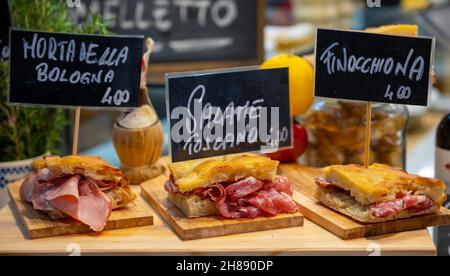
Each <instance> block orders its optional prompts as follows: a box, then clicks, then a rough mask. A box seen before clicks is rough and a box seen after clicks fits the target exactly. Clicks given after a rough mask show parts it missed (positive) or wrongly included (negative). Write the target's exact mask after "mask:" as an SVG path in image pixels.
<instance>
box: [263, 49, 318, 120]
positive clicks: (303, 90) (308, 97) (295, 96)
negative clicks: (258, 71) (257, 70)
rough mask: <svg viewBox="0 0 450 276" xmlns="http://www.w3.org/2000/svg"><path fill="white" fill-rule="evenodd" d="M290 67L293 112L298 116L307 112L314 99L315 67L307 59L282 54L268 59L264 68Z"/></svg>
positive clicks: (290, 91)
mask: <svg viewBox="0 0 450 276" xmlns="http://www.w3.org/2000/svg"><path fill="white" fill-rule="evenodd" d="M280 67H289V93H290V101H291V114H292V116H294V117H295V116H298V115H302V114H304V113H306V111H308V109H309V108H310V107H311V105H312V103H313V101H314V91H313V90H314V69H313V67H312V66H311V64H309V63H308V62H307V61H306V60H305V59H303V58H301V57H298V56H294V55H288V54H282V55H279V56H276V57H273V58H271V59H268V60H267V61H265V62H264V63H263V65H262V66H261V68H262V69H273V68H280Z"/></svg>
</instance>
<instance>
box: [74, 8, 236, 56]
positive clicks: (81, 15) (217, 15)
mask: <svg viewBox="0 0 450 276" xmlns="http://www.w3.org/2000/svg"><path fill="white" fill-rule="evenodd" d="M236 1H237V0H219V1H211V0H157V1H145V0H137V1H134V2H133V3H131V4H135V6H130V2H128V1H119V0H108V1H100V0H92V1H90V2H89V4H87V3H85V2H82V4H81V7H80V8H77V9H73V10H71V17H72V18H73V20H74V21H75V22H76V23H81V22H82V21H83V20H85V19H86V18H87V17H88V14H89V12H92V13H93V14H97V13H99V14H102V15H103V17H104V18H106V19H108V20H110V24H109V25H110V27H111V28H112V29H115V28H120V29H121V30H123V31H128V30H134V29H136V30H140V31H148V29H149V28H155V29H156V30H157V31H159V32H161V33H169V32H170V31H171V30H172V29H173V28H175V27H177V26H176V25H175V24H176V23H181V24H185V23H187V22H192V21H194V22H196V23H197V24H198V26H199V27H204V28H207V27H208V25H214V26H216V27H219V28H221V29H225V28H228V27H230V26H232V25H233V24H234V23H235V22H236V20H237V19H238V16H239V10H238V5H237V4H236ZM199 30H200V31H201V29H199ZM212 39H214V41H211V42H209V43H206V42H205V40H204V39H198V40H196V39H187V40H174V41H169V42H168V43H157V45H155V46H156V47H155V49H154V52H155V53H160V52H163V51H164V50H165V49H166V48H169V49H171V50H172V51H174V52H177V53H180V52H181V53H182V52H189V51H205V50H215V49H221V48H224V47H228V46H230V45H231V44H233V43H234V40H233V38H231V37H220V38H212ZM186 41H189V42H191V41H192V43H189V46H185V45H186ZM225 42H226V43H225ZM179 45H181V46H179ZM191 45H198V47H195V46H191Z"/></svg>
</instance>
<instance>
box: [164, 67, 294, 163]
mask: <svg viewBox="0 0 450 276" xmlns="http://www.w3.org/2000/svg"><path fill="white" fill-rule="evenodd" d="M166 100H167V111H168V118H169V126H170V137H171V141H170V149H171V156H172V162H180V161H186V160H192V159H198V158H207V157H212V156H220V155H226V154H233V153H242V152H253V151H273V150H275V149H276V148H286V147H290V146H291V144H292V134H291V116H290V103H289V69H288V68H280V69H268V70H257V69H235V70H228V71H226V72H223V71H222V72H209V73H197V74H181V75H169V76H168V77H167V79H166Z"/></svg>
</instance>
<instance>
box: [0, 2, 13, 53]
mask: <svg viewBox="0 0 450 276" xmlns="http://www.w3.org/2000/svg"><path fill="white" fill-rule="evenodd" d="M9 27H11V17H10V14H9V6H8V1H7V0H0V61H3V60H7V59H8V58H9Z"/></svg>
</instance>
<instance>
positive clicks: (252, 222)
mask: <svg viewBox="0 0 450 276" xmlns="http://www.w3.org/2000/svg"><path fill="white" fill-rule="evenodd" d="M166 181H167V176H160V177H157V178H155V179H153V180H150V181H148V182H145V183H143V184H141V189H142V195H143V197H144V198H145V199H147V201H148V202H149V203H150V205H151V206H152V207H153V209H154V210H155V211H157V212H158V213H159V214H160V215H161V216H162V217H163V218H164V220H165V221H166V222H167V223H168V224H169V225H170V226H171V227H172V228H173V229H174V230H175V232H176V233H177V234H178V235H179V236H180V237H181V239H183V240H195V239H203V238H210V237H217V236H226V235H232V234H240V233H248V232H256V231H264V230H271V229H280V228H288V227H296V226H303V215H302V214H300V213H295V214H282V215H278V216H276V217H273V218H256V219H226V218H223V217H222V216H209V217H201V218H187V217H186V216H185V215H184V214H183V213H182V212H181V211H180V210H178V209H177V208H176V207H175V206H174V205H173V204H172V203H171V202H170V201H169V200H168V197H167V192H166V191H165V190H164V184H165V182H166Z"/></svg>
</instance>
